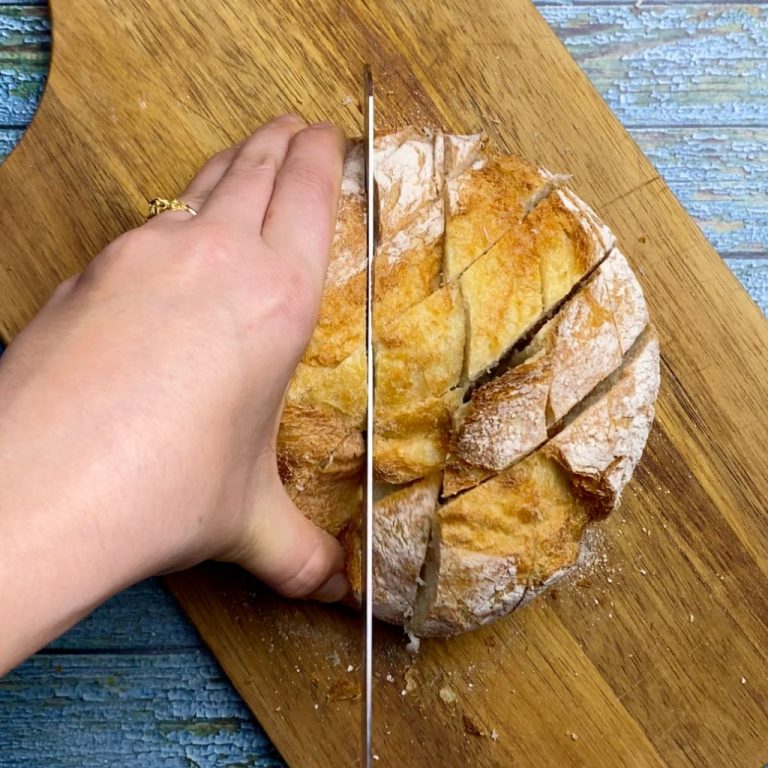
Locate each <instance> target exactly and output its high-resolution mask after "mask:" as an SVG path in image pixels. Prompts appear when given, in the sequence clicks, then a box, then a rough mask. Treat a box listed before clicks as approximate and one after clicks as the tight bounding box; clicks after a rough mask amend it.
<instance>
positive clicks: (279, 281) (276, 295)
mask: <svg viewBox="0 0 768 768" xmlns="http://www.w3.org/2000/svg"><path fill="white" fill-rule="evenodd" d="M273 286H274V292H273V307H272V310H273V312H274V314H275V315H276V316H277V318H278V319H279V320H280V321H281V323H287V324H288V325H290V326H291V327H292V328H295V329H296V330H298V331H299V332H300V333H301V335H307V334H308V333H310V332H311V330H312V328H313V327H314V325H315V320H316V315H317V303H318V296H317V290H316V288H315V286H314V285H313V284H312V281H311V279H310V277H309V276H308V275H307V274H306V272H304V271H302V270H300V269H297V268H295V267H291V268H283V269H281V271H280V274H279V275H278V276H277V278H276V279H275V280H274V281H273Z"/></svg>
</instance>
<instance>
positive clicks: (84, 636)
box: [0, 579, 200, 732]
mask: <svg viewBox="0 0 768 768" xmlns="http://www.w3.org/2000/svg"><path fill="white" fill-rule="evenodd" d="M199 645H200V637H199V636H198V634H197V632H195V630H194V628H193V627H192V626H191V625H190V623H189V621H188V620H187V619H186V617H185V616H184V615H183V614H182V613H181V611H180V610H179V607H178V605H177V604H176V601H175V600H174V599H173V598H172V597H171V596H170V595H169V594H168V591H167V590H166V589H165V588H164V587H163V585H162V583H161V582H160V581H159V580H158V579H148V580H147V581H144V582H142V583H140V584H136V585H135V586H133V587H131V588H130V589H127V590H125V592H122V593H120V594H119V595H115V596H114V597H113V598H112V599H111V600H108V601H107V602H106V603H104V605H102V606H100V607H99V608H98V609H96V611H94V613H92V614H91V615H90V616H89V617H88V618H86V619H84V620H83V621H81V622H80V624H78V625H77V626H76V627H74V628H73V629H71V630H70V631H69V632H67V633H66V634H65V635H63V636H62V637H60V638H58V639H57V640H55V641H54V642H53V643H51V645H49V646H48V650H49V651H67V652H73V651H76V650H84V651H88V652H89V653H92V652H94V651H110V650H113V651H119V652H121V653H128V652H134V651H141V650H148V649H149V650H165V651H169V650H171V649H173V650H187V649H190V648H198V647H199ZM0 732H2V726H1V725H0Z"/></svg>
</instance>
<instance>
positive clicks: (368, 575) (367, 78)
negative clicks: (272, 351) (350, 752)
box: [361, 64, 376, 768]
mask: <svg viewBox="0 0 768 768" xmlns="http://www.w3.org/2000/svg"><path fill="white" fill-rule="evenodd" d="M363 80H364V91H363V111H364V114H365V136H364V139H363V141H364V147H363V148H364V152H365V224H366V238H365V239H366V259H367V268H366V269H367V278H368V279H367V289H366V312H365V359H366V364H365V368H366V371H365V373H366V382H365V383H366V422H365V516H364V520H363V526H362V529H361V530H362V548H361V554H362V568H363V579H362V586H363V589H362V599H363V654H362V655H363V663H362V678H363V680H362V684H363V695H362V704H363V711H362V747H363V759H362V765H363V766H364V768H371V766H372V760H373V383H374V371H373V254H374V249H375V246H376V243H375V238H376V220H375V216H376V199H375V183H374V154H373V131H374V113H373V76H372V75H371V68H370V66H369V65H368V64H366V65H365V71H364V76H363Z"/></svg>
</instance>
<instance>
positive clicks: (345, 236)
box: [278, 128, 659, 643]
mask: <svg viewBox="0 0 768 768" xmlns="http://www.w3.org/2000/svg"><path fill="white" fill-rule="evenodd" d="M363 173H364V168H363V153H362V144H361V142H360V141H359V140H356V141H351V142H349V144H348V150H347V158H346V162H345V165H344V176H343V181H342V190H341V197H340V201H339V208H338V215H337V222H336V230H335V237H334V243H333V248H332V253H331V259H330V264H329V269H328V277H327V281H326V288H325V293H324V296H323V302H322V306H321V310H320V317H319V321H318V326H317V328H316V331H315V334H314V335H313V338H312V340H311V342H310V344H309V346H308V348H307V350H306V353H305V355H304V358H303V360H302V362H301V364H300V365H299V367H298V369H297V371H296V374H295V376H294V378H293V380H292V383H291V386H290V388H289V391H288V395H287V406H286V412H285V415H284V419H283V423H282V424H281V429H280V436H279V441H278V464H279V467H280V471H281V477H282V479H283V482H284V483H285V484H286V487H287V488H288V490H289V493H290V495H291V497H292V498H293V499H294V501H295V503H296V504H297V505H298V506H299V508H300V509H302V510H303V511H304V512H305V514H307V515H308V516H310V517H311V518H312V519H314V520H315V521H316V522H318V524H320V525H321V526H323V527H324V528H326V530H329V531H331V532H332V533H334V534H339V535H340V537H341V540H342V541H343V543H344V547H345V552H346V557H347V566H348V572H349V574H350V580H351V582H352V585H353V590H354V591H355V594H357V595H358V596H359V590H360V573H359V569H360V548H359V538H358V536H359V526H360V514H361V508H362V507H361V504H362V484H361V481H362V470H363V465H364V459H365V456H364V450H363V446H364V436H363V433H362V428H363V424H364V415H365V413H364V409H365V390H364V388H365V376H364V373H365V345H364V341H365V281H366V256H365V227H364V197H363ZM376 183H377V186H378V200H379V211H378V214H379V227H380V228H379V234H380V238H379V242H378V245H377V250H376V254H375V268H374V281H375V284H374V339H373V341H374V355H375V359H374V363H375V375H376V390H375V395H376V413H375V414H374V417H375V424H374V427H375V429H374V436H373V437H374V440H373V444H374V467H375V471H376V476H377V478H378V479H379V481H380V482H381V483H383V484H386V485H382V486H381V488H380V489H379V490H380V493H378V494H377V499H376V504H375V511H374V517H375V524H374V559H375V560H374V562H375V568H374V579H375V583H374V595H373V601H374V612H375V614H376V615H377V616H378V617H379V618H380V619H382V620H385V621H389V622H392V623H396V624H400V625H402V626H403V627H404V628H405V629H406V630H407V631H408V632H409V633H410V636H411V638H412V643H415V642H416V641H415V640H414V639H413V638H416V639H417V638H418V637H420V636H434V635H452V634H457V633H460V632H464V631H468V630H471V629H474V628H476V627H480V626H482V625H484V624H487V623H488V622H491V621H494V620H496V619H498V618H500V617H501V616H504V615H506V614H508V613H510V612H512V611H514V610H516V609H518V608H520V607H522V606H523V605H525V604H527V603H528V602H530V601H531V600H532V599H534V598H535V597H536V596H537V595H539V594H541V593H542V592H543V591H544V590H546V589H547V588H548V587H549V586H550V585H551V584H553V583H555V582H556V581H558V580H559V579H561V578H562V577H563V576H564V575H565V574H567V573H569V572H571V571H572V570H573V568H574V567H575V565H576V564H577V563H578V561H579V557H580V552H581V553H583V551H584V547H583V542H584V541H585V540H586V536H587V532H588V531H589V530H590V524H591V523H592V522H594V521H595V520H598V519H600V518H602V517H604V516H605V515H607V514H609V513H610V512H611V511H613V510H614V509H615V508H616V507H617V506H618V504H619V502H620V499H621V494H622V491H623V489H624V487H625V486H626V484H627V482H628V481H629V479H630V477H631V475H632V472H633V470H634V468H635V466H636V465H637V462H638V460H639V458H640V456H641V454H642V451H643V448H644V446H645V443H646V440H647V437H648V433H649V430H650V428H651V424H652V421H653V415H654V403H655V400H656V396H657V393H658V386H659V350H658V341H657V339H656V337H655V334H654V332H653V329H652V327H651V326H650V324H649V318H648V311H647V307H646V303H645V299H644V297H643V292H642V288H641V286H640V283H639V282H638V280H637V278H636V277H635V275H634V273H633V272H632V269H631V268H630V266H629V262H628V260H627V259H626V258H625V256H624V255H623V254H622V253H621V252H620V251H619V249H618V248H617V245H616V238H615V236H614V235H613V233H612V232H611V230H610V228H609V227H608V226H607V225H606V224H605V223H604V222H603V221H602V220H601V219H600V217H599V216H598V215H597V213H596V212H595V211H594V210H593V209H592V208H591V207H590V206H589V205H588V204H587V203H586V202H585V201H584V200H582V199H581V198H580V197H579V196H577V195H576V193H575V192H574V191H573V190H572V189H570V188H569V186H568V184H569V183H570V176H567V175H563V174H556V173H552V172H550V171H548V170H547V169H544V168H540V167H538V166H537V165H535V164H533V163H529V162H527V161H526V160H524V159H522V158H520V157H517V156H514V155H504V154H500V153H498V152H496V151H495V150H494V149H493V148H492V147H491V146H490V144H489V142H488V138H487V137H486V136H485V135H484V134H474V135H451V134H445V133H442V132H441V131H438V130H432V129H425V130H417V129H414V128H407V129H404V130H402V131H398V132H396V133H392V134H389V135H386V136H380V137H378V138H377V140H376Z"/></svg>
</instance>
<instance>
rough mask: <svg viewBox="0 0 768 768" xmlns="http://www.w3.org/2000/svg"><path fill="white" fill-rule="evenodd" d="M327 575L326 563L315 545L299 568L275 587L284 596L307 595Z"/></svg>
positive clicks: (319, 549)
mask: <svg viewBox="0 0 768 768" xmlns="http://www.w3.org/2000/svg"><path fill="white" fill-rule="evenodd" d="M327 575H328V564H327V563H326V562H325V560H324V558H323V552H322V549H321V548H320V547H317V548H315V549H314V550H312V554H311V555H310V556H309V558H308V559H307V560H305V561H304V562H303V563H302V564H301V566H299V569H298V570H297V571H296V572H295V573H293V574H291V575H290V576H288V577H287V578H286V579H284V580H283V581H281V582H280V583H279V584H278V585H277V587H276V589H277V591H278V592H280V593H281V594H282V595H285V597H290V598H297V597H307V596H308V595H311V594H312V593H313V592H314V591H315V590H316V589H317V588H318V587H319V586H320V585H321V584H323V582H324V581H325V579H326V578H327Z"/></svg>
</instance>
